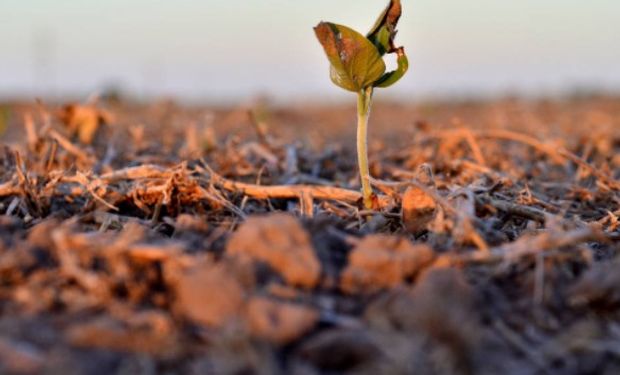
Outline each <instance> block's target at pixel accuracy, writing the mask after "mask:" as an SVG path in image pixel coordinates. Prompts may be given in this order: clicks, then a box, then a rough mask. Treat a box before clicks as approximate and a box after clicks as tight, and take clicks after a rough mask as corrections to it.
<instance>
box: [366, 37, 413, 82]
mask: <svg viewBox="0 0 620 375" xmlns="http://www.w3.org/2000/svg"><path fill="white" fill-rule="evenodd" d="M395 53H396V56H397V58H396V62H397V63H398V68H396V70H393V71H391V72H387V73H385V74H384V75H383V77H381V78H379V80H378V81H377V82H375V83H374V86H375V87H381V88H385V87H390V86H392V85H393V84H395V83H396V82H398V81H399V80H400V79H401V78H403V76H404V75H405V73H407V70H409V59H408V58H407V55H405V48H404V47H399V48H397V49H396V51H395Z"/></svg>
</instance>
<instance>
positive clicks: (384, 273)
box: [340, 234, 434, 293]
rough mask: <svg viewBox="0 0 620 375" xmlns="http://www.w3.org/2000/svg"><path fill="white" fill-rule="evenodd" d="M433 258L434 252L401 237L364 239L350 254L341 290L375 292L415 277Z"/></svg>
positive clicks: (370, 237) (342, 277) (341, 282)
mask: <svg viewBox="0 0 620 375" xmlns="http://www.w3.org/2000/svg"><path fill="white" fill-rule="evenodd" d="M433 259H434V253H433V250H432V249H431V248H430V247H428V246H427V245H424V244H418V245H414V244H412V243H411V242H410V241H409V240H408V239H406V238H404V237H399V236H389V235H381V234H377V235H371V236H366V237H364V238H363V239H362V240H361V241H360V242H359V243H358V244H357V245H356V246H355V247H354V248H353V249H352V250H351V252H350V253H349V261H348V264H347V267H346V268H345V269H344V270H343V271H342V276H341V281H340V287H341V289H342V290H343V291H345V292H347V293H373V292H376V291H378V290H381V289H387V288H393V287H395V286H397V285H399V284H401V283H403V282H405V281H406V280H407V279H409V278H412V277H414V276H415V275H416V274H417V273H418V272H419V271H421V270H422V269H424V267H426V266H428V265H430V263H431V262H432V261H433Z"/></svg>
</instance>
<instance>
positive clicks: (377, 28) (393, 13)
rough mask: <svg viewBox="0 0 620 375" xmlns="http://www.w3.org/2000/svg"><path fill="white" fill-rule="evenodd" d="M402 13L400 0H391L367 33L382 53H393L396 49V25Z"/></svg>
mask: <svg viewBox="0 0 620 375" xmlns="http://www.w3.org/2000/svg"><path fill="white" fill-rule="evenodd" d="M401 14H402V6H401V4H400V0H391V1H390V3H389V4H388V5H387V7H386V8H385V10H383V13H381V15H380V16H379V18H378V19H377V21H376V22H375V24H374V26H373V27H372V29H371V30H370V31H369V32H368V34H367V35H366V37H367V38H368V39H369V40H370V41H371V42H372V43H373V44H374V45H375V47H377V49H378V50H379V53H380V54H381V55H384V54H386V53H392V52H394V51H395V50H396V47H395V45H394V37H395V36H396V25H397V24H398V20H399V19H400V16H401Z"/></svg>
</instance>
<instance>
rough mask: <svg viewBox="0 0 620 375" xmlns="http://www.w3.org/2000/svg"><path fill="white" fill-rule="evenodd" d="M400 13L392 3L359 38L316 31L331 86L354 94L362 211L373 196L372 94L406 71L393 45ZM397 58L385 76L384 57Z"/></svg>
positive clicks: (323, 27)
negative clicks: (370, 153)
mask: <svg viewBox="0 0 620 375" xmlns="http://www.w3.org/2000/svg"><path fill="white" fill-rule="evenodd" d="M401 13H402V8H401V4H400V0H391V1H390V3H389V4H388V6H387V7H386V8H385V10H384V11H383V13H381V15H380V16H379V18H378V19H377V22H375V25H374V26H373V27H372V29H371V30H370V32H368V34H367V35H366V36H365V37H364V36H363V35H362V34H360V33H358V32H357V31H355V30H352V29H350V28H348V27H346V26H343V25H338V24H335V23H331V22H321V23H319V24H318V25H317V26H316V27H315V28H314V32H315V33H316V36H317V38H318V39H319V42H321V44H322V45H323V49H324V50H325V54H326V55H327V58H328V60H329V62H330V65H331V67H330V78H331V80H332V82H333V83H334V84H336V85H337V86H340V87H342V88H343V89H345V90H348V91H352V92H355V93H356V94H357V159H358V166H359V173H360V180H361V185H362V196H363V200H364V207H366V208H367V209H372V207H373V192H372V188H371V186H370V181H369V180H370V171H369V169H368V150H367V148H368V147H367V146H368V116H369V115H370V103H371V101H372V94H373V90H374V89H375V88H376V87H389V86H391V85H393V84H394V83H396V82H397V81H398V80H400V79H401V78H402V77H403V76H404V75H405V73H406V72H407V69H408V68H409V60H408V59H407V56H406V55H405V49H404V47H396V46H395V45H394V37H395V36H396V25H397V23H398V20H399V18H400V15H401ZM386 53H387V54H392V53H394V54H396V58H397V63H398V67H397V68H396V70H393V71H390V72H387V73H386V66H385V62H384V61H383V56H384V55H385V54H386Z"/></svg>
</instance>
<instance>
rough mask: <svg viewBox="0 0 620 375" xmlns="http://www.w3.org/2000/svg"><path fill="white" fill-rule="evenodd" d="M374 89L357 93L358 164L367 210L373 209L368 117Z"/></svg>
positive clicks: (367, 88)
mask: <svg viewBox="0 0 620 375" xmlns="http://www.w3.org/2000/svg"><path fill="white" fill-rule="evenodd" d="M372 89H373V88H372V86H370V87H366V88H365V89H362V90H361V91H360V92H358V93H357V163H358V166H359V170H360V180H361V182H362V197H363V200H364V207H365V208H366V209H372V188H371V187H370V181H369V178H370V170H369V168H368V116H369V115H370V102H371V100H372Z"/></svg>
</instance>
